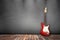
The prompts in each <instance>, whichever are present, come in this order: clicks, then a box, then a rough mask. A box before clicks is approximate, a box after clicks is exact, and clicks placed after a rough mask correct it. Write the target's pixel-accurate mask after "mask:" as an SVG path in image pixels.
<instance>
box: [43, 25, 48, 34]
mask: <svg viewBox="0 0 60 40" xmlns="http://www.w3.org/2000/svg"><path fill="white" fill-rule="evenodd" d="M48 28H49V25H48V26H45V25H44V28H43V31H44V32H47V33H49V29H48Z"/></svg>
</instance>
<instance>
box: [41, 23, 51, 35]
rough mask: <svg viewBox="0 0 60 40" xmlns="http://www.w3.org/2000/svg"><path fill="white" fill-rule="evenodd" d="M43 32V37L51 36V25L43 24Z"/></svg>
mask: <svg viewBox="0 0 60 40" xmlns="http://www.w3.org/2000/svg"><path fill="white" fill-rule="evenodd" d="M41 27H42V28H41V31H40V34H41V35H43V36H49V35H50V31H49V25H47V26H45V24H44V23H41Z"/></svg>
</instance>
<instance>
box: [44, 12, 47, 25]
mask: <svg viewBox="0 0 60 40" xmlns="http://www.w3.org/2000/svg"><path fill="white" fill-rule="evenodd" d="M46 14H47V13H44V23H45V25H47V20H46Z"/></svg>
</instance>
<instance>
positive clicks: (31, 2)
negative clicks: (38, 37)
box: [0, 0, 60, 33]
mask: <svg viewBox="0 0 60 40" xmlns="http://www.w3.org/2000/svg"><path fill="white" fill-rule="evenodd" d="M59 2H60V1H59V0H48V4H47V6H48V13H47V23H48V24H50V31H51V33H60V9H59V8H60V5H59ZM0 5H1V7H0V8H1V9H0V12H1V14H0V33H39V32H40V30H41V25H40V23H41V22H43V17H44V16H43V7H44V0H37V1H36V2H35V0H25V1H22V0H1V3H0Z"/></svg>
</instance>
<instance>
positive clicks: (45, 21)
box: [44, 0, 48, 25]
mask: <svg viewBox="0 0 60 40" xmlns="http://www.w3.org/2000/svg"><path fill="white" fill-rule="evenodd" d="M44 4H45V5H44V6H45V7H44V23H45V25H47V20H46V14H47V11H48V10H47V0H44Z"/></svg>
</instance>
